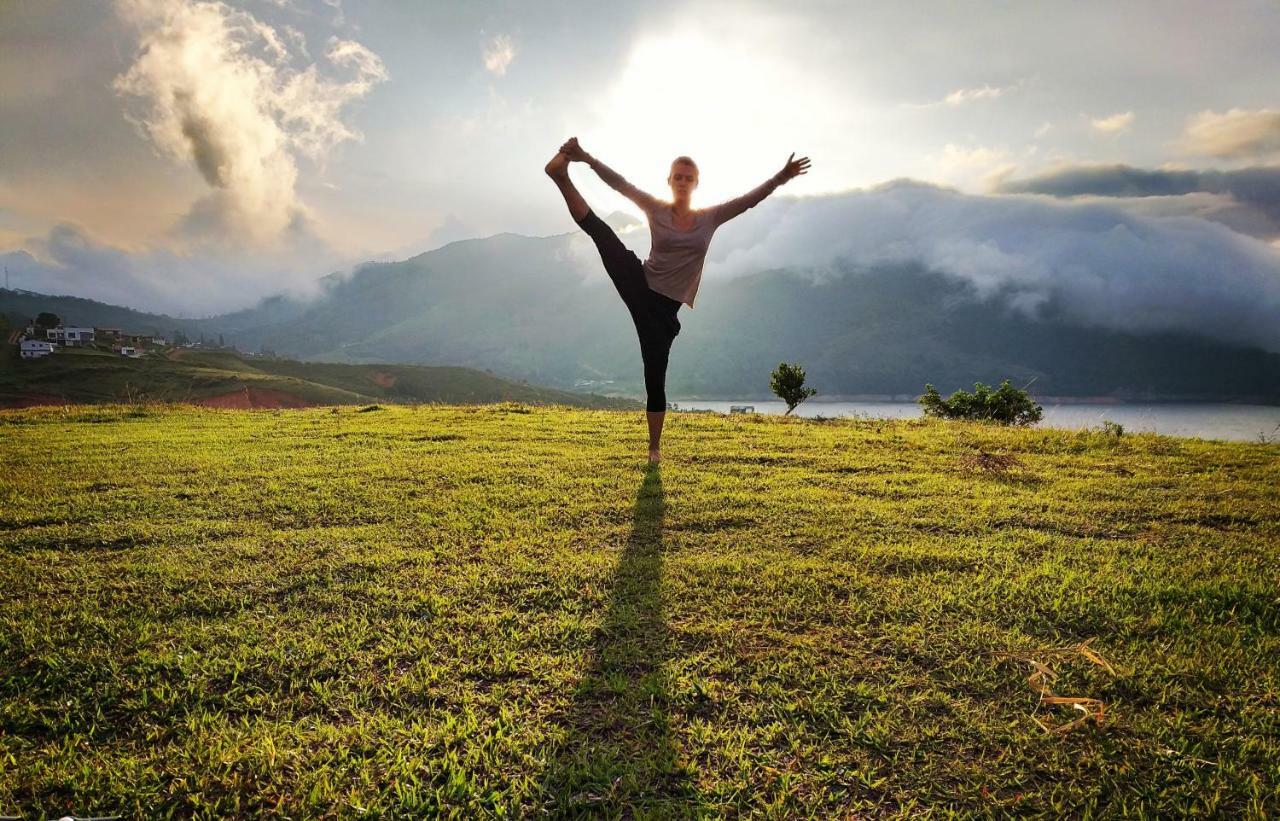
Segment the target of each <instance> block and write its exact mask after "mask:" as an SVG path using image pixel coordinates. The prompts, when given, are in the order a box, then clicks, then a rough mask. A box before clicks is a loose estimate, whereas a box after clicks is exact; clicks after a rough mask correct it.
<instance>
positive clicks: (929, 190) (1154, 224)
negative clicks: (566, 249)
mask: <svg viewBox="0 0 1280 821" xmlns="http://www.w3.org/2000/svg"><path fill="white" fill-rule="evenodd" d="M638 244H643V243H638ZM640 253H643V251H641V252H640ZM903 262H917V263H921V264H924V265H926V266H928V267H929V268H931V269H934V270H937V271H939V272H942V273H944V274H948V275H950V276H953V277H956V278H958V279H961V280H964V281H965V282H967V283H969V284H970V285H971V286H972V288H973V292H974V295H975V298H980V299H1000V300H1002V301H1003V302H1004V303H1005V304H1007V305H1008V306H1009V307H1010V308H1011V309H1013V310H1018V311H1021V312H1023V313H1025V314H1027V315H1029V316H1032V317H1041V318H1042V317H1043V316H1045V315H1047V314H1056V315H1059V316H1062V317H1063V318H1066V319H1069V320H1071V321H1074V322H1077V323H1080V324H1083V325H1095V326H1103V327H1107V328H1113V329H1121V330H1131V331H1155V330H1169V329H1173V330H1183V331H1192V332H1196V333H1201V334H1205V335H1207V336H1210V337H1214V338H1217V339H1222V340H1226V341H1230V342H1237V343H1244V344H1257V345H1261V346H1264V347H1266V348H1268V349H1270V350H1273V351H1280V255H1277V254H1276V252H1275V250H1274V249H1273V248H1272V247H1271V246H1269V245H1267V244H1266V243H1263V242H1261V241H1259V240H1256V239H1253V238H1251V237H1247V236H1242V235H1240V234H1238V233H1235V232H1234V231H1231V230H1230V229H1228V228H1226V227H1225V226H1222V225H1219V224H1217V223H1214V222H1211V221H1208V220H1204V219H1198V218H1194V217H1185V216H1170V217H1157V216H1144V215H1138V214H1133V213H1130V212H1129V211H1127V210H1126V209H1124V208H1121V207H1118V206H1115V205H1112V204H1109V203H1106V202H1089V203H1073V202H1061V201H1057V200H1052V199H1048V198H1044V197H1033V196H1010V195H982V196H977V195H967V194H963V193H961V192H959V191H955V190H952V189H947V188H941V187H939V186H936V185H931V184H928V183H923V182H918V181H914V180H894V181H891V182H888V183H885V184H883V185H879V186H876V187H874V188H871V189H867V190H858V191H851V192H847V193H843V194H838V195H832V196H815V197H802V198H788V197H778V196H776V195H775V197H774V198H771V199H770V200H767V201H766V202H764V203H762V204H761V205H759V206H757V207H756V208H754V209H751V210H750V211H748V212H747V213H746V214H743V215H742V216H741V217H739V218H737V219H735V220H733V221H732V222H730V223H728V224H727V225H725V226H724V227H723V228H721V229H720V230H719V231H718V232H717V234H716V239H715V241H714V242H713V243H712V246H711V252H710V254H709V255H708V259H707V266H706V270H705V276H706V277H707V278H708V280H711V279H717V278H725V277H733V276H739V275H743V274H749V273H755V272H758V271H762V270H769V269H775V268H792V269H795V270H797V271H799V272H803V273H807V274H808V275H809V276H812V277H814V278H816V279H823V278H830V277H834V276H844V275H848V273H847V272H849V271H854V272H857V271H865V270H870V269H872V268H874V267H876V266H879V265H882V264H886V263H895V264H896V263H903Z"/></svg>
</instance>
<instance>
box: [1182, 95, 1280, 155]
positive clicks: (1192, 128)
mask: <svg viewBox="0 0 1280 821" xmlns="http://www.w3.org/2000/svg"><path fill="white" fill-rule="evenodd" d="M1182 148H1183V150H1184V151H1186V152H1187V153H1190V154H1201V155H1204V156H1209V157H1220V158H1222V159H1228V160H1242V159H1257V158H1267V159H1271V158H1280V111H1277V110H1274V109H1270V108H1262V109H1258V110H1256V111H1251V110H1248V109H1244V108H1233V109H1231V110H1229V111H1227V112H1225V113H1222V114H1219V113H1217V112H1216V111H1201V112H1200V113H1199V114H1196V115H1195V116H1194V117H1192V118H1191V120H1190V121H1189V122H1188V123H1187V128H1186V132H1185V133H1184V134H1183V139H1182Z"/></svg>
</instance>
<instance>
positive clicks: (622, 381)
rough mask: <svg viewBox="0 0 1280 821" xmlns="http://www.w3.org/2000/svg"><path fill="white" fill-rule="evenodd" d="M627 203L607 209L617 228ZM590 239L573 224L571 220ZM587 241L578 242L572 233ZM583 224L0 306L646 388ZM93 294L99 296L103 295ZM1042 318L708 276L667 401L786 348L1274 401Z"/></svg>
mask: <svg viewBox="0 0 1280 821" xmlns="http://www.w3.org/2000/svg"><path fill="white" fill-rule="evenodd" d="M625 217H626V215H625V214H621V213H620V212H619V213H615V214H611V215H610V219H613V220H615V221H618V222H619V227H621V224H622V222H624V221H625V220H624V219H623V218H625ZM579 233H580V232H579ZM575 240H576V243H577V244H576V245H575ZM582 248H583V246H582V242H581V237H577V236H576V235H575V234H574V233H568V234H562V235H558V236H551V237H527V236H521V235H517V234H510V233H506V234H497V235H495V236H491V237H487V238H484V239H471V240H461V241H458V242H453V243H450V244H448V245H445V246H443V247H441V248H437V249H435V250H432V251H429V252H427V253H425V254H421V255H418V256H416V257H413V258H412V259H408V260H404V261H401V262H394V263H370V264H366V265H362V266H360V267H358V268H357V269H356V270H355V271H354V272H353V273H352V274H351V275H350V276H349V277H340V276H332V275H331V276H328V277H325V278H324V279H323V280H322V282H321V286H322V295H321V296H320V297H318V298H317V299H315V300H314V301H311V302H300V301H298V300H294V299H290V298H287V297H276V298H273V299H270V300H266V301H264V302H263V303H261V304H260V305H258V306H255V307H253V308H250V309H246V310H243V311H238V312H235V313H232V314H225V315H221V316H216V317H211V318H208V319H202V320H179V319H175V318H173V317H164V316H156V315H151V314H141V313H138V312H127V309H123V308H118V307H112V306H100V303H92V302H90V301H89V300H71V299H70V298H66V297H56V298H55V297H33V296H31V295H21V298H18V297H15V296H14V292H5V291H0V311H3V312H5V313H10V314H13V313H15V309H18V310H17V313H18V314H20V315H22V316H30V315H33V314H34V312H35V311H37V310H51V311H54V312H55V313H59V315H62V316H64V318H65V319H68V320H69V321H76V322H85V323H86V324H114V325H121V326H127V327H129V328H137V329H139V330H152V329H154V330H156V331H158V332H163V333H166V334H171V333H172V332H173V330H174V329H175V328H181V329H184V332H185V333H187V335H188V336H192V337H196V336H198V335H199V334H200V333H204V334H206V335H209V336H211V337H216V335H217V334H219V333H221V334H224V335H225V336H226V338H227V342H228V344H234V345H235V346H237V347H239V348H241V349H242V350H254V351H257V350H263V349H265V350H270V351H274V352H276V353H278V354H279V355H282V356H289V357H292V358H295V359H300V360H317V361H328V362H347V363H377V362H399V363H421V364H433V365H446V364H447V365H454V366H462V367H467V368H475V369H488V370H491V371H492V372H493V374H494V375H496V376H498V377H501V378H505V379H509V380H519V379H527V380H529V381H530V382H534V383H537V384H542V385H549V386H554V387H558V388H565V389H568V388H572V387H573V386H574V385H575V383H579V382H581V381H585V380H595V381H598V382H605V383H611V389H610V392H611V393H622V394H626V395H630V396H637V397H638V396H642V395H643V389H644V387H643V380H642V373H641V367H640V360H639V345H638V343H637V341H636V339H635V332H634V329H633V327H632V323H631V319H630V317H629V315H628V314H627V311H626V309H625V307H624V306H623V305H622V302H621V300H620V299H619V298H618V296H617V293H616V292H615V291H614V289H613V286H612V284H611V283H610V282H609V281H608V279H607V277H606V276H605V274H604V271H603V270H602V269H601V268H600V265H599V260H598V259H594V258H592V254H594V248H592V247H591V246H590V245H589V244H588V245H587V248H588V251H587V252H586V257H585V258H584V256H583V250H582ZM99 306H100V307H99ZM1056 317H1060V314H1058V313H1056V312H1055V309H1054V306H1053V305H1052V304H1050V305H1048V306H1047V307H1046V312H1045V314H1044V317H1043V318H1041V319H1031V318H1028V317H1026V316H1023V315H1021V314H1018V313H1014V312H1011V311H1010V310H1008V309H1007V308H1006V307H1005V306H1004V303H1003V302H1002V301H1001V300H1000V299H998V298H996V299H989V300H985V301H984V300H982V299H979V298H978V296H977V294H976V293H975V292H974V291H973V290H972V287H971V286H970V285H968V284H966V283H964V282H961V281H959V280H957V279H955V278H953V277H947V276H945V275H943V274H941V273H938V272H936V271H931V270H926V269H924V268H922V267H920V266H918V265H898V266H882V267H879V268H876V269H873V270H869V271H868V270H855V269H852V268H848V269H844V270H840V269H838V268H837V269H836V270H832V271H826V272H824V273H823V276H821V277H816V276H814V274H813V272H809V271H804V270H795V269H786V268H783V269H777V270H769V271H761V272H758V273H756V274H753V275H750V276H742V277H738V278H735V279H732V280H722V279H714V278H713V279H709V280H706V281H704V282H703V284H702V289H701V291H700V292H699V294H698V307H697V308H696V309H694V310H689V309H688V308H685V309H683V310H682V311H681V323H682V325H683V330H682V332H681V334H680V336H679V338H678V339H677V340H676V342H675V345H674V347H673V349H672V354H671V365H670V371H669V374H668V384H667V392H668V395H669V396H673V397H690V398H692V397H698V398H707V399H710V398H732V399H760V398H767V397H769V396H770V391H769V373H770V372H771V371H772V369H773V368H774V367H775V366H776V365H777V364H778V362H780V361H784V360H785V361H789V362H800V363H801V364H803V365H804V366H805V369H806V371H807V372H808V376H809V380H808V381H809V384H811V385H812V386H814V387H815V388H817V390H818V391H819V394H818V397H817V398H834V397H849V396H869V395H880V396H899V397H913V396H916V395H918V394H919V393H921V392H922V391H923V388H924V385H925V383H926V382H929V383H932V384H933V385H935V386H936V387H937V388H938V389H939V390H940V391H942V392H944V393H949V392H950V391H953V390H955V389H957V388H971V387H972V386H973V383H974V382H975V381H983V382H988V383H997V382H999V380H1001V379H1004V378H1006V377H1007V378H1010V379H1012V380H1014V381H1015V382H1016V383H1017V384H1019V385H1024V384H1028V383H1029V384H1030V385H1031V390H1032V393H1033V394H1037V395H1042V396H1081V397H1083V396H1107V397H1112V398H1116V399H1129V400H1161V399H1168V400H1172V399H1183V400H1204V401H1221V400H1228V401H1230V400H1238V401H1254V402H1267V403H1280V354H1275V353H1270V352H1267V351H1264V350H1262V349H1261V348H1251V347H1242V346H1238V345H1232V344H1227V343H1222V342H1218V341H1215V340H1212V339H1209V338H1206V337H1202V336H1197V335H1194V334H1190V333H1125V332H1121V331H1115V330H1107V329H1103V328H1092V327H1083V326H1081V325H1079V324H1072V323H1070V322H1067V321H1064V320H1062V319H1060V318H1056Z"/></svg>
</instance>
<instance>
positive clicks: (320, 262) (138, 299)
mask: <svg viewBox="0 0 1280 821" xmlns="http://www.w3.org/2000/svg"><path fill="white" fill-rule="evenodd" d="M24 245H25V246H26V247H25V248H24V249H23V250H17V251H11V252H8V253H4V252H0V263H2V264H4V265H6V266H8V268H9V273H10V275H11V278H12V284H13V287H14V288H21V289H23V290H27V291H35V292H37V293H42V294H66V295H69V296H78V297H84V298H86V299H96V300H98V301H100V302H107V303H110V304H112V305H124V306H127V307H130V308H137V309H139V310H143V311H152V312H155V313H168V314H174V315H183V316H206V315H213V314H218V313H224V312H227V311H234V310H238V309H240V308H245V307H248V306H249V305H251V304H252V303H254V302H255V301H256V300H257V299H259V298H261V297H265V296H270V295H272V294H277V293H282V292H284V293H289V294H291V295H293V296H296V297H299V298H309V297H314V296H316V295H317V294H319V293H320V292H321V290H322V289H321V287H320V277H322V276H323V275H324V274H325V273H328V272H329V271H331V270H334V269H335V268H336V267H338V266H336V265H334V264H333V262H332V258H331V255H330V254H329V252H328V250H327V249H325V248H322V247H315V248H312V249H311V250H307V249H306V248H287V249H284V250H281V251H279V252H275V253H271V254H264V253H263V252H261V251H251V250H249V249H246V250H245V251H243V252H239V253H237V252H233V251H226V252H224V253H222V254H219V255H216V256H215V255H212V254H197V255H189V254H179V253H174V252H173V251H170V250H167V249H163V248H154V249H151V250H147V251H142V252H133V253H131V252H129V251H126V250H123V249H120V248H116V247H113V246H111V245H109V244H107V243H105V242H102V241H101V240H99V239H97V238H94V237H91V236H90V235H88V234H87V233H85V231H84V230H83V229H81V228H80V227H78V226H75V225H71V224H61V225H57V226H54V228H53V229H52V230H50V231H49V233H48V235H47V236H44V237H37V238H31V239H28V240H27V241H26V242H25V243H24ZM342 267H343V268H345V267H346V266H345V265H344V266H342Z"/></svg>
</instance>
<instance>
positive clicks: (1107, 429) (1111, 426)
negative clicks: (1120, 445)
mask: <svg viewBox="0 0 1280 821" xmlns="http://www.w3.org/2000/svg"><path fill="white" fill-rule="evenodd" d="M1102 432H1103V434H1105V435H1107V436H1114V437H1116V438H1117V439H1119V438H1120V437H1121V436H1124V425H1122V424H1120V423H1119V422H1112V421H1111V420H1110V419H1103V420H1102Z"/></svg>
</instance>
